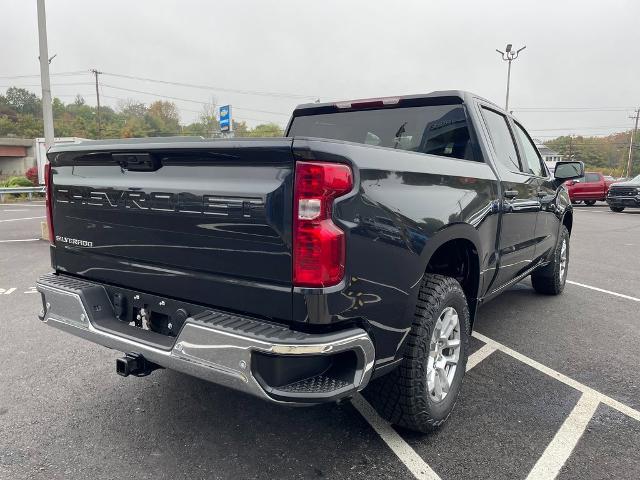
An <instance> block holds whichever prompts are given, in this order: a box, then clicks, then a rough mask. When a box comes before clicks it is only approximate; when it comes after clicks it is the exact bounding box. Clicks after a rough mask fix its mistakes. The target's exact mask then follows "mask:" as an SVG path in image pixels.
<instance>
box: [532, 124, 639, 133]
mask: <svg viewBox="0 0 640 480" xmlns="http://www.w3.org/2000/svg"><path fill="white" fill-rule="evenodd" d="M599 128H624V129H628V128H629V125H599V126H594V127H558V128H527V130H528V131H530V132H550V131H554V130H557V131H561V130H593V129H599Z"/></svg>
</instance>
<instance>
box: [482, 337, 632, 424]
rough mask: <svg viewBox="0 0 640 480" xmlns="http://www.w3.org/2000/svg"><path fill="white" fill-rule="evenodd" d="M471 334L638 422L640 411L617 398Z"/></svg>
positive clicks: (489, 339)
mask: <svg viewBox="0 0 640 480" xmlns="http://www.w3.org/2000/svg"><path fill="white" fill-rule="evenodd" d="M473 336H474V337H476V338H477V339H478V340H482V341H483V342H484V343H486V344H488V345H490V346H492V347H493V348H495V349H496V350H500V351H501V352H503V353H506V354H507V355H509V356H510V357H513V358H515V359H516V360H520V361H521V362H522V363H524V364H526V365H529V366H530V367H533V368H535V369H536V370H539V371H541V372H542V373H545V374H547V375H549V376H550V377H551V378H555V379H556V380H558V381H560V382H562V383H564V384H565V385H569V386H570V387H572V388H575V389H576V390H578V391H580V392H582V393H586V394H589V395H592V396H593V397H595V398H597V400H598V401H599V402H601V403H604V404H605V405H608V406H610V407H611V408H614V409H616V410H618V411H619V412H622V413H624V414H625V415H627V416H629V417H631V418H633V419H634V420H637V421H639V422H640V411H638V410H636V409H634V408H632V407H630V406H628V405H625V404H624V403H622V402H619V401H618V400H614V399H613V398H611V397H609V396H607V395H605V394H604V393H600V392H598V391H597V390H594V389H593V388H591V387H588V386H586V385H584V384H583V383H580V382H578V381H577V380H574V379H573V378H570V377H567V376H566V375H564V374H562V373H560V372H557V371H556V370H554V369H552V368H549V367H547V366H546V365H543V364H541V363H540V362H537V361H535V360H534V359H532V358H529V357H527V356H526V355H523V354H521V353H518V352H516V351H515V350H512V349H510V348H509V347H507V346H506V345H503V344H501V343H499V342H496V341H495V340H492V339H491V338H489V337H486V336H484V335H482V334H481V333H478V332H473Z"/></svg>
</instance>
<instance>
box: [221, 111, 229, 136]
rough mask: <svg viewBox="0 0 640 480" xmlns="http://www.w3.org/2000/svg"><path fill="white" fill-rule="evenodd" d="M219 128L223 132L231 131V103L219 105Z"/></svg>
mask: <svg viewBox="0 0 640 480" xmlns="http://www.w3.org/2000/svg"><path fill="white" fill-rule="evenodd" d="M220 130H221V131H223V132H230V131H231V105H223V106H222V107H220Z"/></svg>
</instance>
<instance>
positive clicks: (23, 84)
mask: <svg viewBox="0 0 640 480" xmlns="http://www.w3.org/2000/svg"><path fill="white" fill-rule="evenodd" d="M79 85H93V83H90V82H72V83H52V84H51V86H52V87H72V86H79ZM39 86H40V84H39V83H18V84H12V85H0V88H11V87H19V88H22V87H39Z"/></svg>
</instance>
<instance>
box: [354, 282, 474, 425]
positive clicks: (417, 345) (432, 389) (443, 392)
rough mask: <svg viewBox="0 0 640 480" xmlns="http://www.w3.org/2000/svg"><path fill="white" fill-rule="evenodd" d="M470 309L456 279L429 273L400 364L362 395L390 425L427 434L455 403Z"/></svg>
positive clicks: (465, 356)
mask: <svg viewBox="0 0 640 480" xmlns="http://www.w3.org/2000/svg"><path fill="white" fill-rule="evenodd" d="M469 322H470V318H469V307H468V305H467V299H466V297H465V294H464V292H463V291H462V287H461V286H460V284H459V283H458V282H457V281H456V280H455V279H453V278H450V277H445V276H442V275H432V274H426V275H425V276H424V278H423V280H422V284H421V286H420V292H419V294H418V302H417V305H416V312H415V316H414V320H413V324H412V326H411V331H410V332H409V335H408V339H407V343H406V345H405V350H404V358H403V360H402V363H401V364H400V365H399V366H398V367H397V368H396V369H395V370H393V371H392V372H391V373H389V374H387V375H385V376H383V377H381V378H378V379H376V380H374V381H373V382H371V384H369V386H368V387H367V389H366V390H365V392H364V394H365V396H366V397H367V399H369V400H370V401H371V403H372V404H373V406H374V407H375V408H376V410H378V412H379V413H380V415H381V416H382V417H384V418H385V419H387V420H388V421H390V422H391V423H393V424H395V425H398V426H401V427H405V428H409V429H411V430H417V431H419V432H428V431H430V430H433V429H435V428H437V427H439V426H440V425H442V424H443V423H444V422H445V421H446V420H447V418H448V417H449V415H450V414H451V411H452V410H453V407H454V405H455V403H456V400H457V397H458V392H459V391H460V386H461V385H462V378H463V376H464V372H465V367H466V364H467V352H468V348H469V330H470V328H469Z"/></svg>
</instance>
